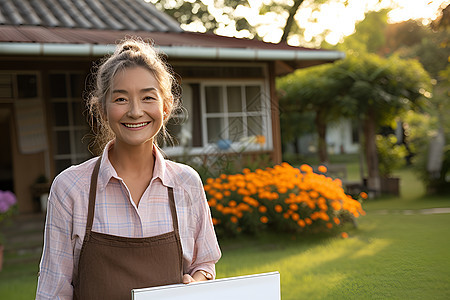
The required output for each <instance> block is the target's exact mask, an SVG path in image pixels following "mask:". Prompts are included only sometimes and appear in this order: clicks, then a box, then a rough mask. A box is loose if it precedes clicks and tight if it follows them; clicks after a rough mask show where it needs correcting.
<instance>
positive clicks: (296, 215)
mask: <svg viewBox="0 0 450 300" xmlns="http://www.w3.org/2000/svg"><path fill="white" fill-rule="evenodd" d="M291 218H292V220H294V221H298V219H300V216H299V215H298V214H297V213H294V214H292V216H291Z"/></svg>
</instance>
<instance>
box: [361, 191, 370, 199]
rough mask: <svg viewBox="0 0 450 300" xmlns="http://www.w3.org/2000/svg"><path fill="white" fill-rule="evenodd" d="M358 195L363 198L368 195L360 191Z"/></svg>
mask: <svg viewBox="0 0 450 300" xmlns="http://www.w3.org/2000/svg"><path fill="white" fill-rule="evenodd" d="M359 195H360V196H361V198H363V199H367V197H368V195H367V193H366V192H361V193H360V194H359Z"/></svg>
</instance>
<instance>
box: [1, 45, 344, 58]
mask: <svg viewBox="0 0 450 300" xmlns="http://www.w3.org/2000/svg"><path fill="white" fill-rule="evenodd" d="M115 47H116V46H115V45H94V44H60V43H59V44H58V43H0V55H43V56H51V55H56V56H58V55H69V56H103V55H105V54H111V53H112V52H114V49H115ZM158 49H159V50H160V51H161V52H163V53H165V54H166V55H168V56H169V57H175V58H190V59H195V58H197V59H217V60H229V59H233V60H337V59H343V58H345V53H344V52H340V51H330V50H304V49H302V50H279V49H276V50H272V49H248V48H246V49H244V48H219V47H188V46H160V47H158Z"/></svg>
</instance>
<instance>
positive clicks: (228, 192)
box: [223, 190, 231, 197]
mask: <svg viewBox="0 0 450 300" xmlns="http://www.w3.org/2000/svg"><path fill="white" fill-rule="evenodd" d="M223 194H224V196H226V197H228V196H230V195H231V192H230V191H228V190H227V191H223Z"/></svg>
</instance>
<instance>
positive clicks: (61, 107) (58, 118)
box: [53, 103, 69, 126]
mask: <svg viewBox="0 0 450 300" xmlns="http://www.w3.org/2000/svg"><path fill="white" fill-rule="evenodd" d="M53 121H54V124H53V125H54V126H69V112H68V109H67V103H53Z"/></svg>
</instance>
